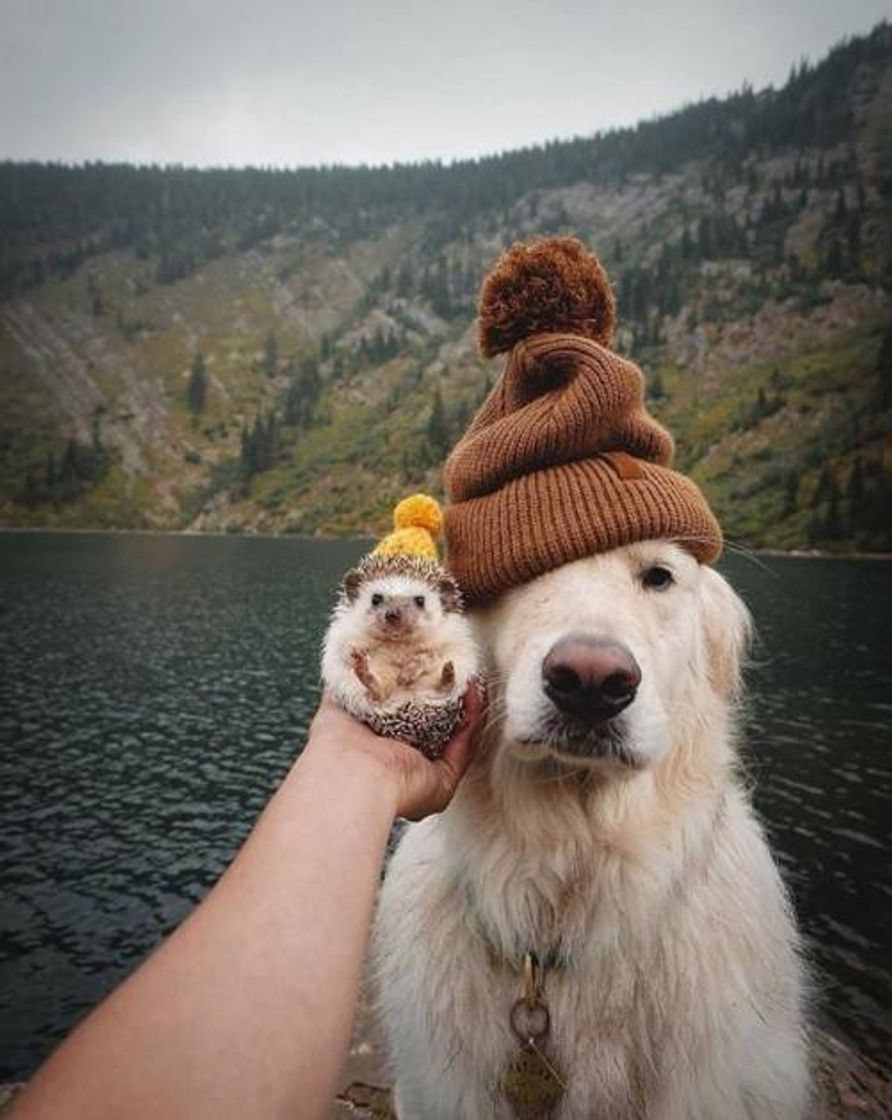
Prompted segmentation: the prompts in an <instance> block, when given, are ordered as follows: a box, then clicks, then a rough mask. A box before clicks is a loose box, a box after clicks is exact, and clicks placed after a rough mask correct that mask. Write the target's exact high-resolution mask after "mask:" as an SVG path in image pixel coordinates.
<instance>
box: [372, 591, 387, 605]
mask: <svg viewBox="0 0 892 1120" xmlns="http://www.w3.org/2000/svg"><path fill="white" fill-rule="evenodd" d="M383 602H384V596H383V595H381V594H380V593H379V592H377V591H376V592H375V594H374V595H373V596H372V606H373V607H380V606H381V604H382V603H383Z"/></svg>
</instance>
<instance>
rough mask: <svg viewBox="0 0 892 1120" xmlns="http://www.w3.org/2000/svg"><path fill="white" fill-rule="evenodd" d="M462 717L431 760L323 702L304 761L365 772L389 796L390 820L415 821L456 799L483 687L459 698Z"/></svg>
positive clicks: (480, 716) (479, 720) (480, 714)
mask: <svg viewBox="0 0 892 1120" xmlns="http://www.w3.org/2000/svg"><path fill="white" fill-rule="evenodd" d="M463 705H464V715H463V717H462V722H461V725H460V726H459V729H458V731H457V732H456V733H455V735H454V736H453V737H452V739H450V741H449V742H448V743H447V744H446V747H445V748H444V750H443V753H442V755H441V756H440V757H439V758H438V759H436V760H431V759H429V758H426V757H425V756H424V755H423V754H422V753H421V751H419V750H416V749H415V748H414V747H410V746H408V744H406V743H401V742H400V741H399V740H397V739H386V738H384V737H382V736H380V735H376V734H375V733H374V732H373V731H371V730H370V729H369V728H368V727H366V726H365V724H363V723H360V722H359V720H357V719H354V718H353V717H352V716H349V715H347V713H346V712H344V711H342V710H341V709H340V708H338V707H337V706H336V705H335V704H334V703H333V702H332V701H331V700H330V699H329V698H328V697H327V696H323V698H322V702H321V704H320V705H319V710H318V711H317V713H316V715H315V717H314V719H313V722H312V724H311V725H310V735H309V738H308V740H307V745H306V748H305V749H304V755H310V756H312V757H313V758H315V759H316V760H320V759H327V760H328V764H329V765H336V766H349V767H357V766H366V765H370V766H371V770H372V772H374V773H375V774H376V775H377V780H379V781H380V782H381V791H382V795H384V794H387V793H389V795H390V796H391V798H392V801H393V812H394V816H397V817H406V818H407V819H408V820H412V821H417V820H421V819H422V818H423V817H426V816H428V815H429V814H431V813H440V812H442V811H443V810H444V809H445V808H446V806H447V805H448V804H449V802H450V801H451V800H452V795H453V794H454V793H455V791H456V788H457V787H458V783H459V782H460V780H461V778H462V775H463V774H464V772H465V771H466V770H467V768H468V766H469V765H470V762H471V759H472V758H473V755H474V747H475V740H476V737H477V732H478V731H479V730H480V728H481V726H482V724H483V720H484V715H485V709H486V696H485V691H484V688H483V686H482V685H481V684H480V683H479V682H477V681H472V682H471V684H470V685H469V686H468V689H467V691H466V692H465V695H464V698H463Z"/></svg>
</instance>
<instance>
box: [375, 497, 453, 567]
mask: <svg viewBox="0 0 892 1120" xmlns="http://www.w3.org/2000/svg"><path fill="white" fill-rule="evenodd" d="M393 524H394V526H395V528H394V531H393V532H392V533H391V534H390V535H389V536H387V537H385V538H384V539H383V540H382V541H381V542H380V544H379V545H378V547H377V548H376V549H374V551H375V552H376V553H377V554H378V555H379V556H423V557H425V558H426V559H428V560H434V561H436V560H437V545H436V543H435V541H434V537H435V536H436V534H437V533H439V531H440V529H441V528H442V527H443V512H442V510H441V509H440V503H439V502H438V501H436V500H435V499H434V498H431V497H428V495H427V494H412V496H411V497H409V498H403V500H402V501H401V502H400V503H399V505H397V507H396V509H395V510H394V511H393Z"/></svg>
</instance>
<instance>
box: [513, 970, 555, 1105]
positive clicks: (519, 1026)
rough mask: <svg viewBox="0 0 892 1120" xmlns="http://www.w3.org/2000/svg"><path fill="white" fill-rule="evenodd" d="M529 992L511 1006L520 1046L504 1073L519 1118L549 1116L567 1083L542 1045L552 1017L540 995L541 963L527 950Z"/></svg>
mask: <svg viewBox="0 0 892 1120" xmlns="http://www.w3.org/2000/svg"><path fill="white" fill-rule="evenodd" d="M524 972H525V975H526V994H525V995H524V996H523V997H522V998H521V999H519V1000H518V1001H517V1002H516V1003H515V1004H514V1006H513V1007H512V1008H511V1030H512V1031H513V1032H514V1035H515V1037H516V1038H517V1041H518V1042H519V1043H520V1047H519V1049H518V1051H517V1053H516V1054H515V1056H514V1057H513V1058H512V1059H511V1061H510V1062H509V1063H508V1068H507V1069H506V1070H505V1072H504V1074H503V1075H502V1081H501V1086H500V1087H501V1090H502V1093H503V1094H504V1096H505V1099H506V1100H507V1101H508V1103H509V1104H510V1105H511V1107H512V1108H513V1110H514V1115H515V1117H516V1118H517V1120H548V1118H549V1117H550V1116H552V1115H553V1113H554V1110H555V1109H556V1108H557V1106H558V1105H559V1104H560V1102H561V1099H562V1098H563V1096H564V1093H565V1092H566V1088H567V1086H566V1083H565V1081H564V1079H563V1077H561V1075H560V1073H558V1071H557V1070H556V1069H555V1067H554V1065H553V1064H552V1063H551V1062H550V1061H549V1060H548V1058H546V1056H545V1053H544V1051H543V1049H542V1043H543V1040H544V1039H545V1038H546V1036H547V1035H548V1031H549V1028H550V1026H551V1019H550V1016H549V1014H548V1008H547V1007H546V1005H545V1003H544V1002H543V1001H542V999H541V998H540V997H539V991H540V981H541V978H540V975H539V969H538V965H537V964H536V963H534V962H533V959H532V957H531V955H530V954H527V958H526V961H525V962H524Z"/></svg>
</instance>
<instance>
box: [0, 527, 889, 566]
mask: <svg viewBox="0 0 892 1120" xmlns="http://www.w3.org/2000/svg"><path fill="white" fill-rule="evenodd" d="M38 533H43V534H53V535H56V536H93V537H100V536H101V537H117V536H129V537H192V538H196V539H199V538H205V537H206V538H208V539H220V538H224V539H229V540H262V541H332V542H333V541H366V540H375V539H376V536H375V534H374V533H338V534H334V533H312V534H308V533H223V532H219V531H217V530H205V529H201V530H196V529H85V528H60V527H58V526H42V525H0V535H3V534H8V535H10V536H27V535H29V534H30V535H36V534H38ZM728 551H729V552H731V551H734V552H735V553H736V551H737V550H736V549H735V550H731V549H729V550H728ZM746 554H747V555H750V556H770V557H777V558H780V559H782V560H887V561H888V560H892V552H861V551H858V550H854V551H851V552H821V551H820V550H819V549H814V548H790V549H784V548H748V549H746Z"/></svg>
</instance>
